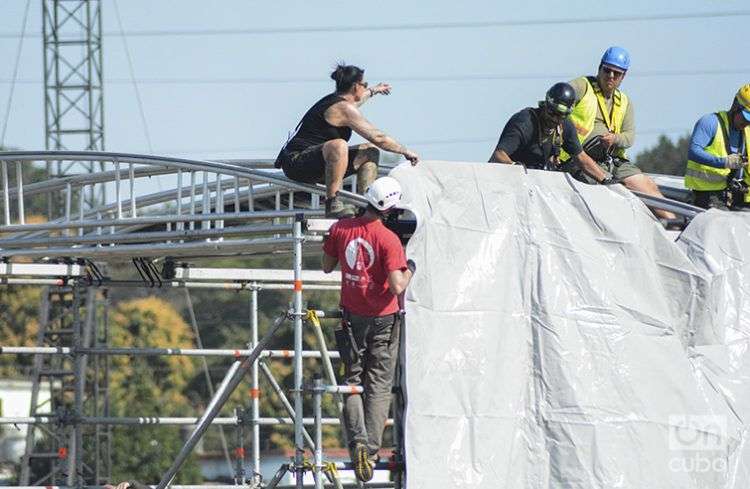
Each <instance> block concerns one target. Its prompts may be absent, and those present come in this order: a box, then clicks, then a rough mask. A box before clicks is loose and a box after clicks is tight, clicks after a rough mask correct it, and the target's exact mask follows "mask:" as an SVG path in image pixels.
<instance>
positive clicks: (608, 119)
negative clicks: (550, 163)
mask: <svg viewBox="0 0 750 489" xmlns="http://www.w3.org/2000/svg"><path fill="white" fill-rule="evenodd" d="M581 78H583V79H584V80H586V92H585V93H584V94H583V97H581V100H580V101H579V102H578V103H577V104H576V106H575V108H573V113H571V114H570V120H571V121H572V122H573V125H574V126H575V127H576V133H578V141H580V142H581V144H583V142H584V141H585V140H586V139H587V138H588V137H589V135H590V134H591V131H593V130H594V122H596V111H597V110H600V111H601V113H602V118H603V119H604V123H605V124H606V126H607V128H608V129H609V130H610V131H612V132H613V133H615V134H620V132H621V131H622V121H623V120H625V112H627V110H628V104H629V103H630V101H629V100H628V96H627V95H625V94H624V93H622V92H621V91H620V90H615V93H614V94H613V100H612V109H611V111H608V110H607V102H606V101H605V100H604V95H603V94H602V91H601V89H600V88H599V84H598V83H597V82H596V79H595V78H593V77H591V78H589V77H581ZM615 156H617V157H618V158H622V159H625V158H626V156H625V148H618V149H617V150H616V151H615ZM569 158H570V155H568V154H567V153H565V152H564V151H563V152H562V154H561V155H560V159H561V160H563V161H564V160H567V159H569Z"/></svg>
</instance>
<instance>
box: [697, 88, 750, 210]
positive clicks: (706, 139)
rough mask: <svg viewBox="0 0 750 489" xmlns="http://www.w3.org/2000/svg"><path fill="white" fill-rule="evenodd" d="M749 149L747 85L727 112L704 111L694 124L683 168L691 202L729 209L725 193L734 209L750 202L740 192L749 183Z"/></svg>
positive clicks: (749, 184) (748, 196) (748, 90)
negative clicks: (708, 112)
mask: <svg viewBox="0 0 750 489" xmlns="http://www.w3.org/2000/svg"><path fill="white" fill-rule="evenodd" d="M749 150H750V84H748V85H744V86H742V87H741V88H740V89H739V91H737V95H735V97H734V100H733V101H732V106H731V108H730V109H729V111H720V112H716V113H713V114H706V115H704V116H703V117H701V118H700V119H699V120H698V122H696V123H695V127H694V128H693V135H692V137H691V138H690V147H689V149H688V162H687V168H686V169H685V186H686V187H687V188H689V189H692V190H693V203H694V204H695V205H697V206H699V207H703V208H704V209H708V208H712V207H713V208H717V209H722V210H727V209H728V207H727V203H728V202H727V197H728V196H731V197H732V198H731V202H729V204H731V206H732V207H733V208H736V207H740V206H742V205H747V204H748V203H750V195H748V192H746V191H745V192H743V191H742V190H747V187H748V186H750V174H748V169H747V155H748V153H750V151H749ZM730 180H732V181H733V184H732V185H729V181H730ZM728 187H730V188H729V189H728ZM741 187H744V188H741ZM727 190H730V192H727ZM732 190H739V191H735V192H732Z"/></svg>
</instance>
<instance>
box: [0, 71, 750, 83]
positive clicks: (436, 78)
mask: <svg viewBox="0 0 750 489" xmlns="http://www.w3.org/2000/svg"><path fill="white" fill-rule="evenodd" d="M747 74H750V68H728V69H723V68H722V69H705V70H694V69H691V70H654V71H635V72H632V73H629V74H628V79H630V78H658V77H665V78H668V77H675V76H724V75H747ZM575 76H577V75H576V74H575V73H565V74H561V73H525V74H524V73H521V74H515V75H514V74H493V73H486V74H483V73H477V74H468V75H425V76H398V75H396V76H388V75H384V76H382V77H381V78H382V79H384V80H388V81H391V82H424V83H431V82H465V81H498V80H500V81H502V80H509V81H511V80H553V79H555V80H556V79H560V80H565V79H569V78H573V77H575ZM12 82H13V79H10V78H5V79H0V83H12ZM105 82H106V83H107V84H109V85H125V84H132V83H134V82H137V83H138V84H140V85H261V84H282V83H284V84H304V83H330V79H329V78H328V77H298V78H281V77H278V78H277V77H237V78H138V79H133V78H129V79H128V78H111V79H108V80H106V81H105ZM16 83H18V84H24V85H39V84H41V83H42V81H41V80H32V79H29V78H26V79H20V80H16Z"/></svg>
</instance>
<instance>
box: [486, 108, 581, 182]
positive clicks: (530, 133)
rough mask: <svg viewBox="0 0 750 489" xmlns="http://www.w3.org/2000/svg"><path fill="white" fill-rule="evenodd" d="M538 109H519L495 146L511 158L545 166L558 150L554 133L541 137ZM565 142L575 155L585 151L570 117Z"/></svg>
mask: <svg viewBox="0 0 750 489" xmlns="http://www.w3.org/2000/svg"><path fill="white" fill-rule="evenodd" d="M534 112H536V113H534ZM538 112H539V109H533V108H531V107H528V108H526V109H523V110H521V111H519V112H516V113H515V114H514V115H513V117H511V118H510V120H509V121H508V123H507V124H505V127H504V128H503V132H502V134H501V135H500V140H499V141H498V142H497V146H496V147H495V150H496V151H497V150H502V151H505V153H506V154H507V155H508V156H509V157H510V159H511V160H513V161H515V162H517V163H523V164H524V165H526V166H527V167H528V168H535V169H543V168H544V167H545V162H548V161H550V156H552V155H553V154H554V153H553V149H552V140H553V137H552V136H553V135H552V134H551V133H550V134H542V135H541V137H540V134H539V132H540V129H539V122H538V119H537V118H538ZM561 146H562V149H564V150H565V151H566V152H567V153H568V154H569V155H571V156H577V155H578V154H579V153H581V151H583V148H581V143H580V142H579V141H578V135H577V134H576V128H575V126H574V125H573V122H571V120H570V119H565V120H563V123H562V144H561Z"/></svg>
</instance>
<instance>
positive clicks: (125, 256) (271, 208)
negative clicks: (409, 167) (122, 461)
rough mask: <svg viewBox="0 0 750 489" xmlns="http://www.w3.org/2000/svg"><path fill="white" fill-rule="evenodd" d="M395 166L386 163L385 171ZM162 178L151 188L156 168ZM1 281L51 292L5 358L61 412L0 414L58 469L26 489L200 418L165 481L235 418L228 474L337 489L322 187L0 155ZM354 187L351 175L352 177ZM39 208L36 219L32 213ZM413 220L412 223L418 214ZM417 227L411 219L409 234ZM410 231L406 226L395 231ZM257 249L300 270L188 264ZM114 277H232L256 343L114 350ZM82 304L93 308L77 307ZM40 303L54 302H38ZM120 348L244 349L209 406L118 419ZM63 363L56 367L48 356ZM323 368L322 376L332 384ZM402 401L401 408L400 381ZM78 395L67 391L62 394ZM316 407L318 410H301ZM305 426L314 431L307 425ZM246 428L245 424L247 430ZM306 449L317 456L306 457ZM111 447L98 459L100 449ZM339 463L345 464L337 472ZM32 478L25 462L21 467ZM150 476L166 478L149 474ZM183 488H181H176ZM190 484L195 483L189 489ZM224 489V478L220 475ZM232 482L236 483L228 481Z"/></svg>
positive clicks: (202, 169) (162, 166)
mask: <svg viewBox="0 0 750 489" xmlns="http://www.w3.org/2000/svg"><path fill="white" fill-rule="evenodd" d="M81 161H82V162H88V163H93V162H97V164H99V165H100V167H99V168H100V171H97V172H85V173H78V174H73V175H67V176H58V177H54V176H53V177H50V178H45V179H42V180H39V181H24V180H23V175H24V172H23V168H24V167H25V166H28V165H37V166H41V165H45V164H48V163H49V162H59V163H60V164H61V165H62V167H63V168H65V167H69V165H71V164H73V163H74V162H81ZM388 170H389V168H381V173H386V172H387V171H388ZM156 178H159V179H161V181H162V183H163V184H164V185H162V187H163V188H168V190H158V191H157V190H155V188H154V187H155V186H156V185H155V182H154V179H156ZM0 179H1V182H0V183H1V184H2V187H1V188H0V206H1V207H2V214H0V218H1V219H2V221H0V223H1V224H2V225H1V226H0V258H2V262H0V285H4V286H14V285H37V286H44V287H46V291H45V293H44V294H43V300H44V301H46V302H47V303H48V304H49V305H50V307H44V308H42V310H43V311H50V315H49V317H42V318H41V319H42V320H41V324H42V327H40V333H39V338H38V342H37V346H35V347H19V346H17V345H2V349H0V353H2V354H11V355H19V354H28V355H34V372H35V373H34V376H35V382H36V384H37V386H38V385H39V384H40V383H41V382H49V385H50V386H51V387H52V391H53V394H54V396H53V397H54V398H55V399H54V400H53V407H52V408H51V409H50V408H49V407H48V408H46V411H43V410H42V408H40V407H38V406H36V404H35V403H32V407H31V412H30V415H29V416H28V417H21V418H0V423H4V424H22V423H25V424H29V425H30V427H33V428H34V429H31V430H30V434H29V443H28V444H27V450H28V452H27V456H26V457H25V460H24V466H26V467H27V466H28V462H29V460H30V459H31V458H33V457H35V456H37V457H42V458H45V457H46V458H47V459H49V460H50V462H51V463H50V470H49V473H48V474H47V475H46V476H45V477H43V478H42V479H40V480H36V481H30V480H27V479H22V484H23V485H24V486H40V485H44V486H48V487H49V486H54V485H55V484H60V485H63V486H65V487H84V486H99V485H100V484H101V483H102V482H104V481H103V480H102V479H103V475H104V474H105V473H106V472H107V470H108V467H107V464H108V463H109V461H108V455H107V454H108V451H107V450H106V445H107V443H109V438H108V437H107V436H106V435H104V434H105V433H108V430H109V429H110V427H111V426H114V425H153V424H163V425H167V424H169V425H195V429H194V431H193V433H192V434H191V436H190V437H189V439H188V441H187V443H186V445H185V446H184V447H183V449H182V450H181V451H180V452H179V453H178V454H175V462H174V463H173V464H172V466H171V467H169V468H167V467H165V471H166V472H165V474H164V476H163V477H162V480H161V481H158V482H159V483H158V485H157V487H158V489H162V488H164V487H166V486H168V485H171V482H172V481H173V479H174V476H175V475H176V474H177V473H178V471H179V469H180V467H181V465H182V463H183V462H184V461H185V459H186V458H187V456H188V455H189V454H190V453H191V451H192V449H193V448H194V447H195V445H196V444H197V443H198V441H199V440H200V438H201V436H202V435H203V434H204V433H205V431H206V429H207V428H208V426H210V425H211V424H219V425H232V426H236V427H237V431H238V436H237V440H238V443H237V445H238V446H237V448H238V449H240V450H238V451H237V453H239V454H241V456H240V457H239V459H238V460H237V461H236V470H235V482H236V483H237V484H243V485H250V486H251V487H276V486H277V484H278V483H279V481H280V480H281V477H282V476H283V475H284V474H285V473H286V472H292V473H293V474H294V475H295V480H296V484H295V486H296V487H302V485H303V474H304V473H305V472H307V471H309V472H312V473H313V475H314V481H315V486H316V487H319V488H320V487H323V486H324V484H325V483H326V481H327V483H328V484H333V485H334V486H335V487H341V483H340V481H339V480H338V479H337V478H336V476H335V470H334V467H335V465H334V464H329V463H325V457H324V453H323V451H322V447H321V426H322V425H323V424H337V423H339V420H338V419H336V418H331V419H325V418H322V413H321V410H320V404H321V398H322V396H324V395H334V396H337V403H336V404H337V405H338V406H339V408H340V407H341V405H342V403H341V395H342V394H343V393H351V392H352V389H351V388H350V387H342V386H338V383H337V381H336V378H335V375H334V369H333V367H332V363H331V362H332V360H335V359H336V358H337V355H336V354H335V352H329V351H328V349H327V346H326V344H325V340H324V338H323V333H322V330H321V328H320V322H319V321H320V320H321V319H325V318H326V317H334V318H335V317H336V316H337V311H335V312H331V311H328V312H324V311H315V310H308V309H307V308H306V307H305V306H304V302H303V290H314V289H322V290H329V289H337V288H338V286H339V285H338V284H339V280H340V278H339V277H336V276H335V275H334V276H333V278H332V277H331V276H330V275H324V274H322V273H320V272H318V271H314V270H304V271H303V270H302V257H303V254H304V253H311V254H319V253H320V242H321V241H322V236H323V234H324V233H325V232H326V231H327V229H328V227H329V226H330V225H331V224H332V221H328V220H325V219H322V217H323V211H322V209H321V206H320V204H321V199H320V197H321V195H324V194H325V188H324V187H323V186H321V185H306V184H300V183H298V182H294V181H291V180H289V179H287V178H286V177H284V176H283V174H281V172H279V171H278V170H276V169H274V168H273V165H272V163H271V162H270V161H267V160H252V161H248V160H222V161H203V160H191V159H179V158H168V157H158V156H148V155H134V154H122V153H105V152H69V151H47V152H6V153H0ZM348 184H350V185H351V187H350V188H355V185H356V182H353V181H350V182H348ZM87 195H99V196H102V197H103V198H104V200H102V201H89V200H87V199H86V196H87ZM342 196H343V198H344V200H346V201H348V202H350V203H353V204H355V205H359V206H363V205H364V204H365V200H364V198H363V197H362V196H359V195H356V194H353V193H350V192H342ZM644 200H645V201H646V202H647V203H648V204H649V205H653V206H656V207H662V208H668V209H670V210H673V211H676V212H678V213H679V214H680V215H682V216H685V217H686V218H688V219H689V218H691V217H692V216H694V215H695V214H696V213H697V212H698V211H699V210H697V209H695V208H693V207H691V206H688V205H685V204H680V203H677V202H673V201H666V200H665V201H660V200H659V199H646V198H645V197H644ZM44 202H52V203H53V204H54V205H51V206H49V210H50V214H49V215H48V217H47V218H46V219H40V218H39V217H36V216H35V213H36V212H38V210H39V208H40V207H42V208H43V207H44V205H43V203H44ZM32 216H33V217H32ZM411 224H412V226H413V224H414V223H413V222H412V223H411ZM408 228H409V227H408V225H407V226H404V229H408ZM405 237H406V235H404V234H402V238H405ZM238 255H243V256H248V255H265V256H268V255H287V256H291V257H292V258H293V264H294V266H293V269H292V270H257V269H221V268H194V267H190V266H186V265H185V264H184V262H185V261H187V260H189V259H198V258H205V257H218V256H238ZM124 261H125V262H132V265H133V266H134V267H135V269H136V270H137V271H138V274H139V277H140V278H139V280H125V279H122V278H117V277H110V276H109V275H108V273H107V265H108V264H111V263H112V264H114V263H122V262H124ZM113 287H161V288H166V287H171V288H182V289H183V290H184V292H185V294H186V298H187V299H188V300H189V291H190V290H191V289H198V288H223V289H232V290H237V291H247V292H249V293H250V304H251V321H250V322H251V324H250V328H249V335H248V336H249V338H248V340H249V341H248V345H247V347H246V348H241V349H237V350H211V349H204V348H201V347H198V348H195V349H189V350H187V349H173V348H164V347H160V348H157V347H153V348H139V349H135V348H113V347H111V346H109V343H108V337H107V334H108V333H107V322H108V318H107V310H108V307H107V305H108V298H107V297H108V296H107V291H108V290H109V289H111V288H113ZM278 288H282V289H288V290H290V292H291V294H292V304H293V306H292V307H291V308H290V309H289V310H288V311H282V312H281V314H280V315H279V318H278V319H277V321H275V322H274V324H273V325H271V326H270V327H269V328H268V331H267V333H266V335H265V336H264V337H263V338H259V335H258V331H259V329H260V328H259V325H258V316H257V310H258V301H259V297H258V294H259V292H260V291H262V290H267V289H278ZM82 304H95V306H89V307H86V306H83V307H82ZM45 314H46V313H45ZM286 323H291V324H292V325H293V328H294V345H293V348H292V349H290V351H284V350H281V351H279V350H275V351H274V350H269V349H268V348H267V343H268V341H269V340H270V338H271V337H272V336H273V333H274V332H275V331H277V330H278V329H280V328H282V327H284V325H285V324H286ZM304 324H308V325H310V327H312V328H313V331H314V332H315V337H316V339H317V341H316V343H317V345H316V346H317V348H316V349H315V350H305V349H303V342H302V331H303V325H304ZM112 355H189V356H203V357H207V356H231V357H233V358H234V359H235V361H234V363H233V364H232V366H231V368H230V369H229V370H228V372H227V374H226V376H225V378H224V381H223V382H222V383H221V385H219V386H218V387H217V390H216V392H215V394H214V395H213V397H212V399H211V401H210V402H209V403H208V407H207V409H206V412H205V413H203V415H202V416H200V417H199V418H175V417H162V418H153V417H127V418H115V417H112V416H110V415H109V412H108V379H109V363H108V359H109V358H110V357H111V356H112ZM277 357H282V358H290V357H291V358H293V361H294V388H293V389H292V391H291V392H290V394H291V396H290V397H291V399H290V398H288V397H287V395H286V393H285V392H284V391H283V389H282V388H281V387H280V386H279V385H278V382H276V381H275V379H273V376H272V375H271V372H270V369H269V368H268V366H267V363H266V362H267V361H268V360H270V359H273V358H277ZM303 358H319V359H320V360H321V370H320V374H321V375H320V377H317V378H315V379H308V380H309V381H308V382H307V383H305V382H304V379H303V377H302V375H303V370H302V360H303ZM55 362H57V363H55ZM245 374H249V375H250V377H251V382H252V389H253V393H254V394H253V399H252V402H251V403H250V405H249V406H248V407H247V409H242V410H238V411H237V412H236V413H235V416H232V417H224V418H222V417H218V416H217V414H218V413H219V411H220V409H221V407H222V406H223V405H224V403H225V401H226V400H227V398H228V397H229V395H230V394H231V392H232V390H233V389H234V388H235V387H236V386H237V385H238V384H239V382H240V381H241V379H242V378H243V376H244V375H245ZM261 374H262V375H264V376H266V377H267V378H268V380H269V383H270V385H271V387H272V391H273V393H274V395H277V396H278V397H279V399H280V400H281V401H282V404H283V405H284V407H285V410H286V411H287V413H288V417H284V418H268V417H265V418H264V417H262V416H261V413H260V412H259V406H258V398H257V396H258V394H259V391H258V378H259V376H260V375H261ZM323 379H325V380H323ZM395 391H396V401H397V402H396V404H395V405H396V406H398V407H399V408H403V397H401V396H400V395H399V392H400V382H399V381H398V379H397V384H396V389H395ZM66 392H67V393H71V392H72V397H71V396H70V395H67V396H66V394H65V393H66ZM305 392H307V394H309V395H310V396H311V397H312V401H313V402H312V405H307V407H305V405H304V404H303V393H305ZM311 409H312V411H313V416H312V417H305V416H304V415H305V413H306V412H309V411H310V410H311ZM401 412H402V411H401V409H395V410H394V413H395V420H394V421H393V426H394V429H395V432H394V437H393V438H394V440H397V446H396V450H395V455H394V459H393V460H392V461H391V462H389V463H382V464H379V465H378V466H377V468H378V469H385V470H390V471H391V472H392V474H393V482H390V483H386V484H383V483H377V484H368V485H367V486H368V487H393V486H395V487H400V485H401V476H402V473H403V470H404V467H405V466H404V464H403V458H402V452H401V446H402V444H401V443H400V441H402V430H400V429H399V428H400V417H401ZM273 424H293V425H294V433H295V447H296V450H295V452H296V454H295V457H294V460H293V461H292V462H291V463H289V464H285V465H284V466H282V467H280V468H279V471H278V472H277V475H276V477H274V478H273V479H272V480H270V481H261V480H260V479H259V478H258V477H257V474H258V472H259V470H260V459H259V447H258V441H259V430H260V427H261V426H265V425H273ZM92 425H93V426H95V427H96V429H95V431H94V435H93V443H92V445H93V446H94V447H95V448H94V450H93V453H88V454H86V453H83V449H82V448H83V447H84V446H89V445H87V444H86V443H84V436H91V434H90V432H89V431H88V430H87V427H89V426H92ZM307 427H314V431H313V433H312V435H311V434H310V432H308V428H307ZM35 429H42V430H45V432H46V433H47V434H48V436H49V437H50V438H51V439H53V440H54V441H55V443H56V446H55V447H54V448H56V450H53V451H50V452H48V453H34V452H33V445H34V443H33V441H34V433H33V432H34V430H35ZM246 429H247V430H248V431H247V432H246V431H245V430H246ZM246 433H249V434H250V435H249V437H250V447H251V466H252V469H251V471H250V472H249V473H248V472H247V471H245V460H244V443H245V438H246V436H245V435H246ZM306 448H307V449H309V450H310V451H309V453H310V454H312V458H313V462H309V461H307V459H306V458H305V457H304V453H305V449H306ZM103 454H104V456H103ZM341 467H342V466H340V467H339V468H341ZM25 474H26V478H28V470H26V473H25ZM147 482H157V481H147ZM173 487H178V486H173ZM182 487H196V486H182ZM212 487H219V486H212ZM230 487H232V486H230Z"/></svg>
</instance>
